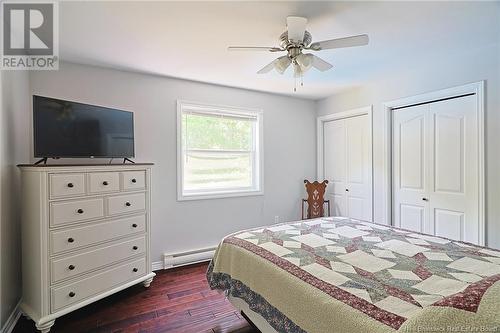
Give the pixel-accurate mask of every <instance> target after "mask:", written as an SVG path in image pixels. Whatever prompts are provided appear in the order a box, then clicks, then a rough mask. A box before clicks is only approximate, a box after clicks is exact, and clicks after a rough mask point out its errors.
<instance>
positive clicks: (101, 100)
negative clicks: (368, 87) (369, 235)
mask: <svg viewBox="0 0 500 333" xmlns="http://www.w3.org/2000/svg"><path fill="white" fill-rule="evenodd" d="M30 79H31V82H30V83H31V87H32V92H33V94H39V95H44V96H50V97H57V98H61V99H68V100H74V101H80V102H84V103H91V104H97V105H103V106H109V107H116V108H120V109H124V110H130V111H133V112H135V115H134V118H135V137H136V158H135V160H136V161H142V162H154V163H155V166H154V168H153V201H152V231H153V239H152V254H153V261H157V260H160V256H161V254H162V253H164V252H171V251H179V250H190V249H196V248H203V247H207V246H214V245H217V244H218V242H219V241H220V240H221V238H222V237H223V236H225V235H226V234H228V233H231V232H234V231H237V230H240V229H244V228H250V227H253V226H259V225H264V224H270V223H274V216H275V215H279V216H280V217H281V220H292V219H298V218H300V200H301V198H302V196H303V195H304V194H303V187H304V185H303V179H304V177H308V178H314V176H315V173H316V171H315V170H316V169H315V168H316V162H315V161H316V152H315V148H314V147H315V135H316V129H315V110H314V107H315V104H314V102H312V101H306V100H301V99H294V98H290V97H283V96H278V95H271V94H266V93H259V92H253V91H248V90H242V89H234V88H227V87H222V86H215V85H208V84H203V83H196V82H191V81H184V80H178V79H170V78H164V77H156V76H151V75H143V74H135V73H130V72H123V71H116V70H110V69H102V68H97V67H90V66H83V65H76V64H69V63H62V64H61V66H60V70H59V71H54V72H49V71H46V72H42V71H40V72H32V74H31V78H30ZM177 99H185V100H189V101H195V102H202V103H203V102H206V103H213V104H222V105H230V106H241V107H252V108H261V109H263V110H264V153H265V155H264V164H265V165H264V176H265V182H264V193H265V194H264V196H255V197H240V198H228V199H212V200H200V201H185V202H178V201H177V200H176V100H177ZM26 127H27V128H31V126H30V125H28V124H27V125H26Z"/></svg>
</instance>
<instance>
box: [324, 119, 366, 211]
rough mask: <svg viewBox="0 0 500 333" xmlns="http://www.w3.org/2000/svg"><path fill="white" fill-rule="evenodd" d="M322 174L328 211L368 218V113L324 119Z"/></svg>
mask: <svg viewBox="0 0 500 333" xmlns="http://www.w3.org/2000/svg"><path fill="white" fill-rule="evenodd" d="M323 136H324V142H323V147H324V148H323V149H324V177H325V179H328V181H329V184H328V186H327V194H326V196H327V198H328V199H329V200H330V204H331V207H332V215H334V216H347V217H351V218H355V219H360V220H365V221H372V155H371V154H372V148H371V131H370V120H369V116H368V115H361V116H356V117H351V118H345V119H339V120H332V121H328V122H325V123H324V127H323Z"/></svg>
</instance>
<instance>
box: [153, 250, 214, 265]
mask: <svg viewBox="0 0 500 333" xmlns="http://www.w3.org/2000/svg"><path fill="white" fill-rule="evenodd" d="M215 249H216V247H215V246H214V247H209V248H205V249H198V250H192V251H186V252H179V253H165V254H164V255H163V267H164V269H169V268H174V267H179V266H185V265H191V264H195V263H198V262H203V261H208V260H210V259H212V258H213V256H214V253H215Z"/></svg>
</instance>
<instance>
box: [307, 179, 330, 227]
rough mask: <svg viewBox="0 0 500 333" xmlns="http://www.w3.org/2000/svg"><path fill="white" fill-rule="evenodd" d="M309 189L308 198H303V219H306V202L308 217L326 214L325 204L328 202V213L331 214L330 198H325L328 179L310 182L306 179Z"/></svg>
mask: <svg viewBox="0 0 500 333" xmlns="http://www.w3.org/2000/svg"><path fill="white" fill-rule="evenodd" d="M304 184H305V186H306V191H307V199H302V219H303V220H305V219H304V203H306V202H307V217H306V219H314V218H318V217H323V216H324V215H325V209H324V205H325V203H326V204H328V215H327V216H330V200H325V199H324V197H325V191H326V186H327V185H328V180H324V181H323V182H321V183H319V182H318V181H314V182H312V183H311V182H310V181H308V180H307V179H305V180H304Z"/></svg>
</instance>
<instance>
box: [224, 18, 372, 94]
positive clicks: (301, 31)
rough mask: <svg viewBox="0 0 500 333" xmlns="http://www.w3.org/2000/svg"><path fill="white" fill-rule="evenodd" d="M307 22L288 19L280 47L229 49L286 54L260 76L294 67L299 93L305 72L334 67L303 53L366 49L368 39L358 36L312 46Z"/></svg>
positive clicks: (267, 67)
mask: <svg viewBox="0 0 500 333" xmlns="http://www.w3.org/2000/svg"><path fill="white" fill-rule="evenodd" d="M306 24H307V19H306V18H305V17H299V16H288V17H287V18H286V26H287V31H285V32H283V33H282V34H281V36H280V39H279V45H280V46H279V47H266V46H230V47H228V50H229V51H268V52H284V51H286V52H287V54H286V55H284V56H281V57H278V58H277V59H275V60H274V61H272V62H271V63H270V64H268V65H266V66H264V67H263V68H262V69H261V70H259V71H258V72H257V73H258V74H265V73H269V72H270V71H271V70H273V69H275V70H276V71H277V72H278V73H280V74H283V73H285V71H286V70H287V69H288V67H290V65H292V67H293V73H294V77H295V79H296V80H295V88H294V91H296V90H297V88H296V86H297V78H300V79H301V85H302V77H303V75H304V73H305V72H307V71H308V70H309V69H310V68H311V67H314V68H316V69H317V70H320V71H322V72H324V71H327V70H329V69H331V68H332V67H333V66H332V65H331V64H329V63H328V62H326V61H324V60H323V59H321V58H319V57H317V56H315V55H314V54H312V53H302V51H304V50H310V51H321V50H328V49H337V48H344V47H352V46H363V45H367V44H368V35H357V36H351V37H344V38H336V39H330V40H324V41H322V42H314V43H313V42H312V36H311V34H310V33H309V31H306Z"/></svg>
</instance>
